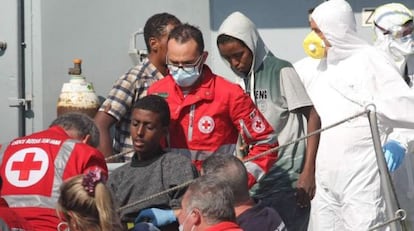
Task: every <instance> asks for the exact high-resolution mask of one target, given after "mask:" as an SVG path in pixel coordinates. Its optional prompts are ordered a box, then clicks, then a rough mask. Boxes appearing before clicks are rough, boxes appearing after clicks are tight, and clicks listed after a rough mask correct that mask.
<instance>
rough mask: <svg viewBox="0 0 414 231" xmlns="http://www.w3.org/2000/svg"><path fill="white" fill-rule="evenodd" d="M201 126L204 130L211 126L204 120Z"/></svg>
mask: <svg viewBox="0 0 414 231" xmlns="http://www.w3.org/2000/svg"><path fill="white" fill-rule="evenodd" d="M201 126H203V128H204V129H208V128H209V127H210V126H211V124H210V123H209V122H208V121H207V120H206V121H204V122H203V124H201Z"/></svg>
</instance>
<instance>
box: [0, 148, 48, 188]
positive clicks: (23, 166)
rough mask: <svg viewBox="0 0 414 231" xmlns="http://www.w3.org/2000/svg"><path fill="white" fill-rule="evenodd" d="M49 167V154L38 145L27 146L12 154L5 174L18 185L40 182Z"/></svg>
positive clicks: (12, 182) (30, 184) (10, 181)
mask: <svg viewBox="0 0 414 231" xmlns="http://www.w3.org/2000/svg"><path fill="white" fill-rule="evenodd" d="M48 168H49V155H48V154H47V153H46V152H45V151H44V150H43V149H42V148H38V147H32V148H25V149H22V150H19V151H17V152H15V153H13V154H11V155H10V157H9V158H8V160H7V162H6V168H5V172H4V175H5V177H6V179H7V181H8V182H9V183H10V184H12V185H14V186H16V187H28V186H32V185H34V184H36V183H38V182H39V181H40V180H41V179H42V178H43V177H44V176H45V175H46V172H47V169H48Z"/></svg>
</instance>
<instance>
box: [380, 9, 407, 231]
mask: <svg viewBox="0 0 414 231" xmlns="http://www.w3.org/2000/svg"><path fill="white" fill-rule="evenodd" d="M373 19H374V22H375V24H374V25H375V26H374V31H375V35H376V40H375V46H376V47H378V48H379V49H381V50H383V51H385V52H386V53H387V54H388V55H389V56H390V57H391V58H392V59H393V60H394V62H395V65H396V67H397V68H398V69H399V71H400V74H401V76H402V78H403V79H404V81H406V83H407V85H408V86H410V87H411V88H412V87H413V77H414V55H413V53H414V34H413V28H414V25H413V13H412V12H411V10H410V9H408V8H407V7H406V6H404V5H402V4H400V3H388V4H384V5H381V6H379V7H378V8H377V9H376V10H375V13H374V15H373ZM412 90H414V89H412ZM388 140H396V141H397V142H398V143H400V144H401V146H402V147H403V148H404V149H405V150H407V154H406V155H405V157H404V159H403V162H402V164H401V166H400V167H399V168H398V169H397V170H396V171H395V172H393V173H392V179H393V184H394V186H395V191H396V193H397V198H398V201H399V203H400V205H401V207H402V208H404V209H405V210H406V212H407V218H406V224H407V226H408V229H409V230H414V168H413V166H414V153H413V151H414V150H413V148H414V130H412V129H394V131H393V132H392V133H391V134H390V135H389V137H388Z"/></svg>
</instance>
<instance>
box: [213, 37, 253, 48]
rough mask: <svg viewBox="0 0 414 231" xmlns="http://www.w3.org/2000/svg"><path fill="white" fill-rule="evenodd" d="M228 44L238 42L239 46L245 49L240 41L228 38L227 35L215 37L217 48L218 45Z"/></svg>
mask: <svg viewBox="0 0 414 231" xmlns="http://www.w3.org/2000/svg"><path fill="white" fill-rule="evenodd" d="M229 42H239V43H240V44H241V45H243V46H245V47H247V46H246V44H245V43H244V42H243V41H242V40H240V39H238V38H235V37H233V36H230V35H227V34H221V35H219V36H218V37H217V46H218V45H220V44H226V43H229Z"/></svg>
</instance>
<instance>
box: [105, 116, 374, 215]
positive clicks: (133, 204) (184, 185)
mask: <svg viewBox="0 0 414 231" xmlns="http://www.w3.org/2000/svg"><path fill="white" fill-rule="evenodd" d="M368 112H369V110H365V111H363V112H360V113H358V114H355V115H353V116H350V117H348V118H345V119H343V120H341V121H339V122H336V123H334V124H331V125H329V126H327V127H325V128H321V129H318V130H316V131H313V132H311V133H309V134H307V135H306V136H303V137H299V138H298V139H296V140H293V141H291V142H288V143H286V144H284V145H282V146H278V147H275V148H272V149H269V150H267V151H264V152H262V153H259V154H257V155H255V156H253V157H250V158H246V159H244V160H243V162H248V161H252V160H255V159H257V158H260V157H262V156H265V155H268V154H270V153H272V152H274V151H277V150H279V149H280V148H284V147H286V146H289V145H291V144H293V143H296V142H299V141H301V140H304V139H306V138H308V137H310V136H313V135H315V134H317V133H321V132H323V131H325V130H328V129H330V128H333V127H335V126H338V125H339V124H342V123H345V122H347V121H349V120H351V119H355V118H357V117H359V116H362V115H364V114H367V113H368ZM128 152H131V151H128ZM128 152H122V153H119V154H117V156H121V154H123V155H125V154H126V153H128ZM111 157H112V156H111ZM193 181H194V180H190V181H187V182H185V183H183V184H181V185H177V186H175V187H172V188H169V189H167V190H165V191H161V192H159V193H156V194H153V195H151V196H148V197H145V198H143V199H141V200H138V201H135V202H132V203H130V204H126V205H124V206H122V207H119V208H118V209H117V211H118V212H119V211H122V210H124V209H127V208H130V207H133V206H135V205H138V204H140V203H143V202H145V201H148V200H152V199H154V198H156V197H159V196H162V195H165V194H167V193H169V192H171V191H174V190H177V189H181V188H184V187H186V186H188V185H189V184H191V183H192V182H193Z"/></svg>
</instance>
